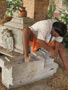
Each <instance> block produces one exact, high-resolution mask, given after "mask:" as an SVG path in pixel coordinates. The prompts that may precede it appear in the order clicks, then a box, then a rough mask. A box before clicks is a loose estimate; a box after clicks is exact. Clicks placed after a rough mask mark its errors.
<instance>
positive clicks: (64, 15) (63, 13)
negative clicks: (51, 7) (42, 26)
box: [56, 9, 68, 25]
mask: <svg viewBox="0 0 68 90" xmlns="http://www.w3.org/2000/svg"><path fill="white" fill-rule="evenodd" d="M59 13H60V17H58V18H57V17H56V20H58V21H61V22H63V23H65V24H67V25H68V12H67V10H62V9H61V10H60V11H59Z"/></svg>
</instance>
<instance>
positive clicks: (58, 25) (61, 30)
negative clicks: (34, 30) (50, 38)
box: [53, 21, 67, 37]
mask: <svg viewBox="0 0 68 90" xmlns="http://www.w3.org/2000/svg"><path fill="white" fill-rule="evenodd" d="M53 27H54V29H55V31H56V32H57V33H58V34H59V35H60V36H62V37H63V36H64V35H65V34H66V32H67V25H66V24H64V23H62V22H59V21H57V22H54V23H53Z"/></svg>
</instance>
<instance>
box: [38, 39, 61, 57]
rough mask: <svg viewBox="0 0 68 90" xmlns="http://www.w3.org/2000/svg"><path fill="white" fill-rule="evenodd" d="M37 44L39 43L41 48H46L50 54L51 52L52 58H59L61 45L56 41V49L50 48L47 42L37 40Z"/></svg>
mask: <svg viewBox="0 0 68 90" xmlns="http://www.w3.org/2000/svg"><path fill="white" fill-rule="evenodd" d="M37 43H38V45H39V46H40V47H41V48H44V49H46V50H47V51H48V52H50V54H51V56H52V57H56V56H57V54H58V48H59V45H60V43H59V42H56V41H55V47H54V48H53V47H50V46H48V44H47V43H46V42H45V41H43V40H40V39H37Z"/></svg>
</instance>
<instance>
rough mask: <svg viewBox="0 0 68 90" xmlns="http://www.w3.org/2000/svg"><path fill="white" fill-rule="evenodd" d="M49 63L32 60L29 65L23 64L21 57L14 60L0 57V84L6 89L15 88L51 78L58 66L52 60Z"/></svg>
mask: <svg viewBox="0 0 68 90" xmlns="http://www.w3.org/2000/svg"><path fill="white" fill-rule="evenodd" d="M49 61H50V60H47V63H45V61H44V60H43V59H42V60H41V59H39V60H38V59H36V60H35V59H34V60H32V61H31V62H29V63H25V62H24V59H23V56H21V57H16V58H9V57H7V56H1V57H0V67H1V68H2V83H3V84H4V85H5V86H6V87H7V88H13V87H14V88H15V87H19V86H21V85H25V84H28V83H32V82H34V81H38V80H40V79H43V78H46V77H49V76H52V75H53V74H54V73H55V72H56V70H57V68H58V65H57V64H56V63H54V62H53V60H51V61H50V62H49ZM48 62H49V63H48Z"/></svg>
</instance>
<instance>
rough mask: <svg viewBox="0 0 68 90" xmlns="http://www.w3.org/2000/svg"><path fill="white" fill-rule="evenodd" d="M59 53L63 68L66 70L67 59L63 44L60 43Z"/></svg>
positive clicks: (67, 68) (67, 69) (67, 65)
mask: <svg viewBox="0 0 68 90" xmlns="http://www.w3.org/2000/svg"><path fill="white" fill-rule="evenodd" d="M59 54H60V57H61V60H62V62H63V64H64V68H65V70H66V71H68V60H67V58H66V54H65V50H64V46H63V45H62V44H60V47H59Z"/></svg>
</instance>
